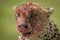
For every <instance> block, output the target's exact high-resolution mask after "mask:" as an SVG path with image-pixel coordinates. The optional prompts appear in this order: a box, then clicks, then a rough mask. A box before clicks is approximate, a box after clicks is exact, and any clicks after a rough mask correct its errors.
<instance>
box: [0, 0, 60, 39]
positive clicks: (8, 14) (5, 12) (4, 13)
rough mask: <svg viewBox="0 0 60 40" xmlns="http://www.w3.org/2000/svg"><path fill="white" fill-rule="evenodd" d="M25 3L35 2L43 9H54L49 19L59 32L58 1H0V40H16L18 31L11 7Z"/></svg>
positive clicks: (59, 10) (59, 1)
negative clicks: (53, 22)
mask: <svg viewBox="0 0 60 40" xmlns="http://www.w3.org/2000/svg"><path fill="white" fill-rule="evenodd" d="M26 2H37V3H39V4H41V5H42V6H43V7H44V8H48V7H54V8H55V11H54V13H53V14H52V15H51V18H52V19H53V20H54V21H55V23H56V24H57V26H58V28H59V30H60V27H59V26H60V0H0V40H17V39H18V31H17V28H16V22H15V21H16V20H15V16H14V10H13V6H15V5H16V6H18V5H20V4H22V3H26Z"/></svg>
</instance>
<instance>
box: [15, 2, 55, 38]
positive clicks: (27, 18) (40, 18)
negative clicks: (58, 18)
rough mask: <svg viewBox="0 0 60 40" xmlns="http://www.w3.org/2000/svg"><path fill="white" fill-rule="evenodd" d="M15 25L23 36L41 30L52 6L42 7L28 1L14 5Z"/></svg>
mask: <svg viewBox="0 0 60 40" xmlns="http://www.w3.org/2000/svg"><path fill="white" fill-rule="evenodd" d="M14 10H15V17H16V26H17V28H18V31H19V32H20V33H22V35H23V36H25V37H30V36H32V35H34V34H36V33H38V32H41V30H43V29H42V28H43V27H44V26H45V25H46V24H47V23H48V18H49V17H50V15H51V13H52V12H53V10H54V9H53V8H47V9H44V8H43V7H42V6H41V5H39V4H38V3H33V2H28V3H25V4H22V5H20V6H18V7H15V9H14Z"/></svg>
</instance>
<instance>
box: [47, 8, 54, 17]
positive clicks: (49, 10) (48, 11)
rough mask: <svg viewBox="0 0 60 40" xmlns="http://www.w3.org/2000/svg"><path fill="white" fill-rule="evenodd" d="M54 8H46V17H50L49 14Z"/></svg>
mask: <svg viewBox="0 0 60 40" xmlns="http://www.w3.org/2000/svg"><path fill="white" fill-rule="evenodd" d="M53 11H54V8H47V13H48V15H47V16H48V17H50V15H51V14H52V13H53Z"/></svg>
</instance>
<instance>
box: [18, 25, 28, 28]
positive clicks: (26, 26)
mask: <svg viewBox="0 0 60 40" xmlns="http://www.w3.org/2000/svg"><path fill="white" fill-rule="evenodd" d="M21 26H23V27H25V28H28V25H18V27H21Z"/></svg>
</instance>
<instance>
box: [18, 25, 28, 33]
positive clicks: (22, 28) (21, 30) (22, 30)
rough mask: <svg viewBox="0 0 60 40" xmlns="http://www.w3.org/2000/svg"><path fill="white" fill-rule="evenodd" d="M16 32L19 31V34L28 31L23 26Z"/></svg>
mask: <svg viewBox="0 0 60 40" xmlns="http://www.w3.org/2000/svg"><path fill="white" fill-rule="evenodd" d="M18 30H19V31H20V32H21V33H26V32H27V31H28V30H27V29H26V28H25V27H24V26H21V27H19V28H18Z"/></svg>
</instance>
